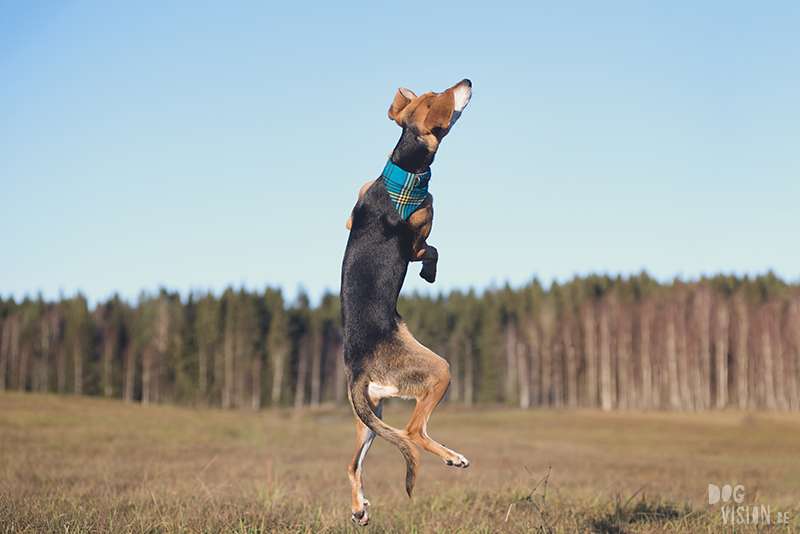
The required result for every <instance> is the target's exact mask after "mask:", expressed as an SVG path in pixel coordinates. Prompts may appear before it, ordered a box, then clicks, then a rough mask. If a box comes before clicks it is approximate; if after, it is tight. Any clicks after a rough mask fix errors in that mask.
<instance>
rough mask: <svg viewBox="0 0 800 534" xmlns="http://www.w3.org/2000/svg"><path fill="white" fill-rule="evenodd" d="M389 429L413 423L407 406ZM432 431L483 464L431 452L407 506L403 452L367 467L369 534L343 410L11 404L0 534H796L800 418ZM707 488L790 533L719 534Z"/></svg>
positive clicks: (568, 418)
mask: <svg viewBox="0 0 800 534" xmlns="http://www.w3.org/2000/svg"><path fill="white" fill-rule="evenodd" d="M386 415H387V421H388V422H389V423H390V424H393V425H395V426H402V425H403V424H404V423H405V421H406V420H407V418H408V416H409V415H410V411H409V406H408V405H407V404H401V403H393V404H391V405H390V406H388V407H387V410H386ZM429 431H430V433H431V435H432V436H433V437H434V438H435V439H437V440H440V441H441V442H443V443H444V444H445V445H447V446H449V447H451V448H453V449H455V450H458V451H459V452H461V453H463V454H465V455H466V456H467V457H468V458H469V459H470V461H472V462H473V465H472V467H470V468H469V469H467V470H459V469H453V468H449V467H446V466H445V465H444V464H443V462H442V461H441V460H439V459H438V458H436V457H433V456H431V455H429V454H427V453H422V458H421V459H422V461H421V468H420V475H419V479H418V482H417V489H416V490H415V494H414V498H413V499H409V498H408V497H406V496H405V493H404V487H403V486H404V484H403V481H404V464H403V460H402V457H401V456H400V455H399V453H398V452H397V451H396V450H395V449H393V448H392V447H391V446H389V445H388V444H386V443H383V442H376V443H375V445H374V446H373V449H372V451H370V454H369V456H368V457H367V460H366V463H365V474H364V482H365V491H366V496H367V498H368V499H370V501H371V502H372V506H371V507H370V516H371V523H370V526H368V527H366V529H362V528H359V527H356V526H355V525H353V524H352V523H351V522H350V521H349V515H350V511H349V507H350V503H349V484H348V480H347V473H346V466H347V463H348V461H349V460H350V457H351V455H352V452H353V447H354V444H355V429H354V425H353V422H352V415H351V414H350V413H349V412H348V411H347V410H343V409H321V410H317V411H313V412H312V411H300V412H294V411H277V410H276V411H262V412H225V411H219V410H207V409H202V410H195V409H188V408H173V407H164V406H155V407H150V408H142V407H140V406H129V405H124V404H121V403H119V402H116V401H105V400H98V399H88V398H73V397H59V396H53V395H30V394H18V393H5V394H1V395H0V533H10V532H37V533H38V532H45V533H61V534H63V533H65V532H69V533H88V532H114V533H117V532H118V533H123V532H152V533H162V532H187V533H188V532H209V533H211V532H214V533H216V532H237V533H257V532H356V531H361V532H365V531H366V532H369V531H374V532H398V533H400V532H403V533H405V532H419V533H427V532H465V533H466V532H470V533H471V532H487V533H488V532H492V533H494V532H554V533H558V532H602V533H612V532H631V533H634V532H686V533H699V532H722V531H725V532H729V531H734V532H756V531H759V532H761V531H764V530H765V529H767V530H774V531H780V532H784V531H785V532H794V531H797V530H798V525H800V506H799V505H798V499H799V496H798V487H800V454H798V453H799V452H800V416H797V415H789V414H763V413H739V412H718V413H704V414H668V413H628V414H624V413H612V414H607V413H600V412H589V411H575V412H571V411H567V412H553V411H518V410H509V409H504V408H494V409H493V408H481V409H478V410H469V411H467V410H465V409H454V408H445V409H439V410H437V412H435V414H434V416H433V418H432V420H431V424H430V428H429ZM710 483H713V484H716V485H718V486H720V487H722V486H723V485H724V484H742V485H744V486H745V488H746V489H745V502H744V503H743V504H747V505H753V504H758V505H761V504H764V505H769V506H770V509H771V513H772V518H773V521H774V520H775V518H776V516H777V512H778V511H781V512H782V513H783V512H789V514H790V518H791V519H792V521H793V522H794V523H793V524H790V525H789V526H788V527H787V526H785V525H781V526H778V525H774V524H771V525H769V526H765V525H759V526H758V527H756V526H754V525H746V524H745V525H741V526H740V525H736V529H735V530H731V527H730V526H724V525H723V524H722V517H721V513H720V510H721V509H720V505H709V504H708V496H707V488H708V484H710Z"/></svg>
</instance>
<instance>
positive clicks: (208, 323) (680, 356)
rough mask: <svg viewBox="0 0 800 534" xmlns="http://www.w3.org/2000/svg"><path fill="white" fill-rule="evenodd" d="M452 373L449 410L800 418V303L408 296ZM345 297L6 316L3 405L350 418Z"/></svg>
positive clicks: (795, 292)
mask: <svg viewBox="0 0 800 534" xmlns="http://www.w3.org/2000/svg"><path fill="white" fill-rule="evenodd" d="M398 311H399V312H400V314H401V315H402V316H403V318H404V319H405V321H406V323H407V324H408V327H409V329H410V331H411V332H412V333H413V334H414V335H415V336H416V338H417V339H418V340H419V341H420V342H421V343H423V344H424V345H426V346H428V347H429V348H431V349H432V350H434V351H435V352H436V353H437V354H439V355H440V356H442V357H443V358H445V359H446V360H448V362H449V363H450V370H451V373H452V385H451V387H450V390H449V392H448V394H447V396H446V398H445V402H446V403H449V404H461V405H466V406H470V405H474V404H490V403H505V404H508V405H513V406H520V407H523V408H534V407H538V408H548V407H549V408H566V407H582V408H597V409H602V410H673V411H676V410H683V411H700V410H716V409H725V408H738V409H759V410H791V411H797V410H798V409H800V287H799V286H798V285H797V284H789V283H786V282H784V281H782V280H781V279H779V278H778V277H776V276H775V275H774V274H773V273H767V274H766V275H762V276H758V277H755V278H748V277H744V278H737V277H733V276H722V275H719V276H716V277H714V278H710V279H708V278H703V279H701V280H699V281H690V282H685V281H681V280H678V279H676V280H674V281H673V282H672V283H670V284H660V283H658V282H656V281H655V280H653V279H652V278H650V277H649V276H648V275H647V274H646V273H644V272H643V273H641V274H639V275H635V276H630V277H628V278H622V277H616V278H612V277H608V276H595V275H593V276H587V277H585V278H580V277H576V278H574V279H573V280H571V281H569V282H567V283H564V284H557V283H553V284H552V285H551V286H550V287H549V288H545V287H543V286H542V285H541V284H540V283H539V282H538V281H537V280H535V279H534V280H533V281H532V282H531V283H529V284H528V285H526V286H525V287H521V288H516V289H514V288H511V287H508V286H506V287H503V288H492V289H487V290H485V291H483V292H482V293H478V292H475V291H473V290H471V291H469V292H461V291H452V292H450V293H449V294H446V295H444V294H443V295H439V296H433V297H431V296H421V295H417V294H413V295H404V296H401V299H400V301H399V303H398ZM341 338H342V333H341V317H340V311H339V300H338V296H336V295H333V294H326V295H324V296H323V297H322V298H321V300H320V303H319V305H317V306H316V307H314V306H311V304H310V301H309V298H308V297H307V296H306V295H304V294H302V293H301V294H300V295H299V296H298V297H297V298H296V299H295V301H294V302H287V301H286V299H285V298H284V296H283V294H282V292H281V290H280V289H274V288H267V289H266V290H264V291H263V292H250V291H245V290H235V289H233V288H229V289H227V290H226V291H225V292H224V293H223V294H222V295H221V296H215V295H213V294H210V293H207V294H191V295H189V296H188V297H185V298H181V296H180V295H179V294H177V293H171V292H169V291H167V290H163V289H162V290H161V291H160V292H158V293H157V294H152V295H151V294H142V295H141V296H140V297H139V299H138V301H137V302H135V303H130V302H126V301H124V300H121V299H120V298H119V297H113V298H111V299H109V300H108V301H106V302H101V303H99V304H97V305H96V306H95V307H94V309H90V306H89V304H88V302H87V300H86V298H85V297H83V296H82V295H80V294H78V295H77V296H75V297H72V298H62V299H61V300H60V301H58V302H48V301H46V300H43V299H42V298H41V297H40V298H37V299H31V298H26V299H25V300H23V301H22V302H15V301H14V300H13V299H7V300H3V299H0V391H2V390H6V391H10V390H14V391H35V392H57V393H61V394H68V395H93V396H104V397H110V398H117V399H121V400H123V401H124V402H126V403H141V404H142V405H149V404H182V405H209V406H216V407H220V408H224V409H240V410H257V409H260V408H263V407H270V406H283V407H295V408H301V407H310V408H312V409H313V408H318V407H320V406H322V405H331V404H336V405H342V404H347V392H346V379H345V375H344V369H343V366H342V362H341V359H342V354H341Z"/></svg>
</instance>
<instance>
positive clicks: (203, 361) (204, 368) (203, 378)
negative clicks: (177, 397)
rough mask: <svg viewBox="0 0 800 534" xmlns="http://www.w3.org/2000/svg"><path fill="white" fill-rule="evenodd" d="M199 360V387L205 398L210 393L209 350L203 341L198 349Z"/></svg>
mask: <svg viewBox="0 0 800 534" xmlns="http://www.w3.org/2000/svg"><path fill="white" fill-rule="evenodd" d="M197 360H198V361H197V364H198V377H197V387H198V389H199V390H200V396H201V397H205V396H206V392H207V391H208V348H207V347H206V343H204V342H202V341H201V342H200V346H199V347H198V351H197Z"/></svg>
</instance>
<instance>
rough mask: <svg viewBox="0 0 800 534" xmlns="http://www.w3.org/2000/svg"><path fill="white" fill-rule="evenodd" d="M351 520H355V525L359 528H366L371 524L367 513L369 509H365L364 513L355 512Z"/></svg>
mask: <svg viewBox="0 0 800 534" xmlns="http://www.w3.org/2000/svg"><path fill="white" fill-rule="evenodd" d="M350 519H352V520H353V523H357V524H358V525H359V526H362V527H366V526H367V525H368V524H369V513H367V508H366V507H364V510H363V511H357V512H356V511H354V512H353V516H352V517H351V518H350Z"/></svg>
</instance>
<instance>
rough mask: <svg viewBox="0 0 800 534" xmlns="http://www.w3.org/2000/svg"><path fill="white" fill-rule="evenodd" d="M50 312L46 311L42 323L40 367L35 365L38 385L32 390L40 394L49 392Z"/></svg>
mask: <svg viewBox="0 0 800 534" xmlns="http://www.w3.org/2000/svg"><path fill="white" fill-rule="evenodd" d="M48 313H50V312H49V311H45V312H44V314H43V315H42V321H41V330H40V334H41V348H42V354H41V358H39V362H38V365H34V370H33V373H34V374H35V375H36V385H35V386H34V387H33V388H32V390H33V391H38V392H40V393H46V392H47V382H48V380H47V368H48V367H49V365H48V363H49V361H50V321H49V319H48V317H47V315H48Z"/></svg>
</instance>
